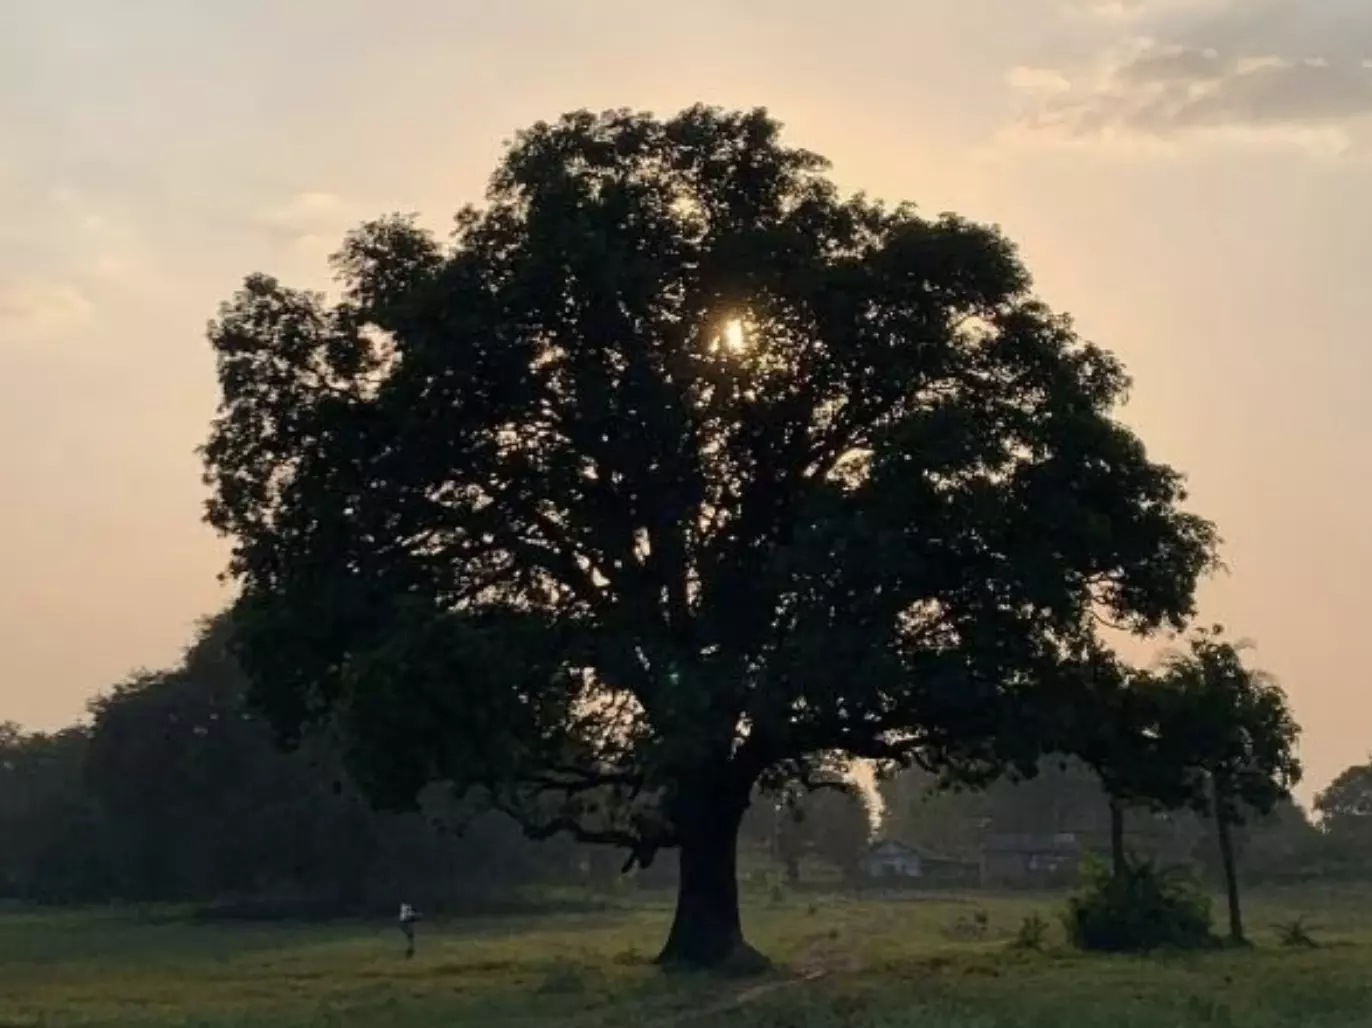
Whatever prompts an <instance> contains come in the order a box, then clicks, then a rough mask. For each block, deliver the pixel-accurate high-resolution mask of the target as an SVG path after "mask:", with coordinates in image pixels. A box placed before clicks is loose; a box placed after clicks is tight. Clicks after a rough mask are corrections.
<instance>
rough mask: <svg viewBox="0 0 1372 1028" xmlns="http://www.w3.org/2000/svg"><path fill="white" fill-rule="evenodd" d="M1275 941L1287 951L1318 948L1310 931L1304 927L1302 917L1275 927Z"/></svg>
mask: <svg viewBox="0 0 1372 1028" xmlns="http://www.w3.org/2000/svg"><path fill="white" fill-rule="evenodd" d="M1277 939H1278V941H1279V942H1281V944H1282V945H1283V946H1285V947H1287V948H1288V949H1315V948H1316V947H1317V946H1319V943H1318V942H1316V941H1315V938H1314V936H1312V935H1311V934H1310V929H1309V928H1308V927H1307V926H1306V923H1305V918H1303V917H1298V918H1296V920H1294V921H1290V922H1288V923H1286V924H1279V925H1277Z"/></svg>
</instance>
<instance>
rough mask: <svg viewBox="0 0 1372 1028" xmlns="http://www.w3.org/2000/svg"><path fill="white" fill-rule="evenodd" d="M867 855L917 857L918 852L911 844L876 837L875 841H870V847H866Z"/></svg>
mask: <svg viewBox="0 0 1372 1028" xmlns="http://www.w3.org/2000/svg"><path fill="white" fill-rule="evenodd" d="M867 855H868V856H869V857H876V856H888V857H891V856H901V857H917V856H919V855H920V854H919V851H918V850H917V849H915V848H914V847H913V846H907V845H905V843H903V842H896V841H895V840H894V839H877V840H876V841H875V842H873V843H872V845H871V846H870V847H868V850H867Z"/></svg>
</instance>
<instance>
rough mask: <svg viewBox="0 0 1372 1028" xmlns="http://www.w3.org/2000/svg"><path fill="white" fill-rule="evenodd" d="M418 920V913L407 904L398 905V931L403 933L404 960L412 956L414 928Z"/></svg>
mask: <svg viewBox="0 0 1372 1028" xmlns="http://www.w3.org/2000/svg"><path fill="white" fill-rule="evenodd" d="M418 920H419V911H417V910H415V908H414V907H412V906H410V905H409V904H408V903H402V904H400V930H401V931H402V932H404V933H405V959H406V960H409V959H410V958H411V957H413V956H414V926H415V922H416V921H418Z"/></svg>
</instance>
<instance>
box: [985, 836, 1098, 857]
mask: <svg viewBox="0 0 1372 1028" xmlns="http://www.w3.org/2000/svg"><path fill="white" fill-rule="evenodd" d="M982 849H983V850H986V851H987V852H990V853H1071V852H1075V851H1077V850H1079V849H1081V841H1080V840H1079V839H1078V838H1077V836H1076V833H1074V832H1059V833H1058V834H1056V835H1050V834H1002V835H988V836H986V839H985V841H984V842H983V843H982Z"/></svg>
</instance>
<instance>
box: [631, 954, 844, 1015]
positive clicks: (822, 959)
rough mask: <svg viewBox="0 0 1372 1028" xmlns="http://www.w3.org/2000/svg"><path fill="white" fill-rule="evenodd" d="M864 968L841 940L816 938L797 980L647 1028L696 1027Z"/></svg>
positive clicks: (738, 994) (747, 991)
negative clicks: (783, 993) (784, 992)
mask: <svg viewBox="0 0 1372 1028" xmlns="http://www.w3.org/2000/svg"><path fill="white" fill-rule="evenodd" d="M861 968H862V962H861V961H860V960H859V959H858V958H857V955H856V954H855V953H853V952H851V951H850V950H849V949H848V948H847V947H845V946H844V945H843V944H842V943H841V942H840V941H839V940H838V939H837V938H835V937H825V938H822V939H816V940H815V941H814V942H812V943H811V944H810V945H809V946H807V947H806V948H805V952H804V953H802V954H801V956H800V959H799V960H797V961H796V969H797V974H796V975H795V976H794V977H789V978H780V979H777V980H774V981H770V982H763V983H761V984H760V985H754V986H751V987H749V988H746V989H741V990H740V991H738V992H735V993H734V994H733V995H731V996H727V997H725V998H724V999H721V1000H719V1001H718V1002H716V1003H711V1004H709V1005H707V1006H703V1007H697V1008H696V1009H694V1010H684V1011H681V1012H680V1013H677V1014H673V1015H672V1016H670V1017H666V1018H662V1019H660V1020H656V1021H650V1022H648V1024H647V1025H645V1026H644V1028H676V1026H677V1025H686V1024H693V1023H696V1022H699V1021H703V1020H705V1019H706V1018H709V1017H718V1016H720V1015H721V1014H728V1013H732V1012H733V1011H735V1010H738V1009H739V1008H741V1007H745V1006H747V1005H748V1004H749V1003H753V1002H755V1001H756V1000H759V999H761V998H762V997H763V996H769V995H771V994H772V993H774V992H780V991H781V990H782V989H794V988H797V987H799V986H802V985H808V984H810V983H811V982H816V981H819V979H821V978H824V977H826V976H827V975H829V974H834V973H852V972H854V971H859V970H861Z"/></svg>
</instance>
